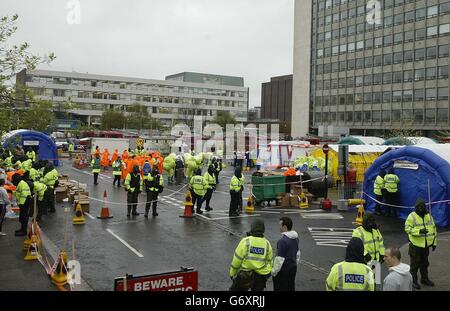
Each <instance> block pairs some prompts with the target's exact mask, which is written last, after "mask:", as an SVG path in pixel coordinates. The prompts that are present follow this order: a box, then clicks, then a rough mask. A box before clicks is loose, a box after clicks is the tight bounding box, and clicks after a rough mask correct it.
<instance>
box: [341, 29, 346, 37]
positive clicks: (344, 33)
mask: <svg viewBox="0 0 450 311" xmlns="http://www.w3.org/2000/svg"><path fill="white" fill-rule="evenodd" d="M341 37H347V28H345V27H344V28H341Z"/></svg>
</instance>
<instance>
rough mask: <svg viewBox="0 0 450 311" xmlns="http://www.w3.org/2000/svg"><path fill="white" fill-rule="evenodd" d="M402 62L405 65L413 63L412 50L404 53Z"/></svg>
mask: <svg viewBox="0 0 450 311" xmlns="http://www.w3.org/2000/svg"><path fill="white" fill-rule="evenodd" d="M403 61H404V62H405V63H407V62H412V61H414V51H413V50H409V51H405V53H404V56H403Z"/></svg>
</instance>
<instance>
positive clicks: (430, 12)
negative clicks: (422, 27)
mask: <svg viewBox="0 0 450 311" xmlns="http://www.w3.org/2000/svg"><path fill="white" fill-rule="evenodd" d="M438 11H439V8H438V6H437V5H433V6H429V7H428V8H427V17H428V18H430V17H434V16H437V15H438Z"/></svg>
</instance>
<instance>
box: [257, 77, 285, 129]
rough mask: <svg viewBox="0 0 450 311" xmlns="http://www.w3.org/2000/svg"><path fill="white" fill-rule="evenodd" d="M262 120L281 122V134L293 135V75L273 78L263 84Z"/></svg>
mask: <svg viewBox="0 0 450 311" xmlns="http://www.w3.org/2000/svg"><path fill="white" fill-rule="evenodd" d="M261 118H263V119H278V120H280V132H281V133H283V134H285V135H287V136H289V135H290V134H291V119H292V75H286V76H279V77H272V78H270V82H265V83H263V84H262V86H261Z"/></svg>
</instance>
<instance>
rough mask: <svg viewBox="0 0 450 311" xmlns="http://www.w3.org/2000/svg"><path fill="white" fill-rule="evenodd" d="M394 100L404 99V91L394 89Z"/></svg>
mask: <svg viewBox="0 0 450 311" xmlns="http://www.w3.org/2000/svg"><path fill="white" fill-rule="evenodd" d="M392 100H393V101H394V102H401V101H402V91H393V92H392Z"/></svg>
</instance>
